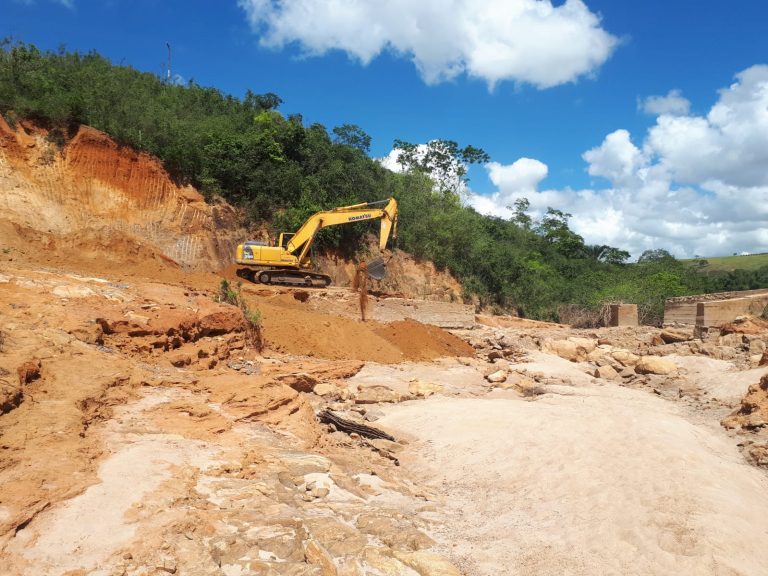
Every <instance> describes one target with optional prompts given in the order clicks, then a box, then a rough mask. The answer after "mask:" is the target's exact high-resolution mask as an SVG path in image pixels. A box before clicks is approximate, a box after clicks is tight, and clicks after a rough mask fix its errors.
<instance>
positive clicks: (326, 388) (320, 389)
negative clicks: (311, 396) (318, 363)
mask: <svg viewBox="0 0 768 576" xmlns="http://www.w3.org/2000/svg"><path fill="white" fill-rule="evenodd" d="M338 390H339V389H338V387H336V386H334V385H333V384H329V383H328V382H320V384H315V387H314V388H312V392H314V393H315V394H317V395H318V396H331V395H334V394H336V393H337V392H338Z"/></svg>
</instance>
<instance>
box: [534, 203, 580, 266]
mask: <svg viewBox="0 0 768 576" xmlns="http://www.w3.org/2000/svg"><path fill="white" fill-rule="evenodd" d="M571 216H572V215H571V214H568V213H567V212H563V211H561V210H556V209H554V208H552V207H547V213H546V214H545V215H544V218H542V219H541V222H539V224H538V226H537V232H538V234H539V235H540V236H542V237H543V238H544V239H545V240H546V241H547V242H549V243H551V244H554V245H555V246H556V248H557V251H558V252H560V253H561V254H563V255H564V256H568V257H571V258H574V257H579V256H583V255H584V238H582V237H581V236H579V235H578V234H576V233H575V232H573V231H572V230H571V229H570V228H569V226H568V220H569V219H570V218H571Z"/></svg>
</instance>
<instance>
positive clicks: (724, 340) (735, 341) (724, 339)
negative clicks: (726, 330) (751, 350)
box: [718, 333, 744, 348]
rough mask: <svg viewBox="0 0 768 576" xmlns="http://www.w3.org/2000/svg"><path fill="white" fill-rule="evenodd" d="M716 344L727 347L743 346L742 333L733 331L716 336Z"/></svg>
mask: <svg viewBox="0 0 768 576" xmlns="http://www.w3.org/2000/svg"><path fill="white" fill-rule="evenodd" d="M718 344H719V345H720V346H727V347H729V348H741V347H742V346H744V335H743V334H738V333H733V334H726V335H725V336H720V338H718Z"/></svg>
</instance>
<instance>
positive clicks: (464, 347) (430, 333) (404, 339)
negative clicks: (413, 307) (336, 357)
mask: <svg viewBox="0 0 768 576" xmlns="http://www.w3.org/2000/svg"><path fill="white" fill-rule="evenodd" d="M374 332H375V334H377V335H378V336H381V337H382V338H384V339H385V340H387V341H388V342H391V343H392V344H393V345H394V346H396V347H397V348H398V349H399V350H400V351H401V352H402V353H403V354H404V355H405V358H406V359H407V360H431V359H433V358H437V357H440V356H472V355H473V354H474V349H473V348H472V346H470V345H469V344H467V343H466V342H464V340H462V339H461V338H458V337H456V336H454V335H453V334H451V333H450V332H447V331H445V330H442V329H441V328H438V327H437V326H428V325H426V324H421V323H420V322H416V321H415V320H402V321H400V322H392V323H391V324H386V325H384V326H380V327H378V328H376V329H375V330H374Z"/></svg>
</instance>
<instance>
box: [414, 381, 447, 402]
mask: <svg viewBox="0 0 768 576" xmlns="http://www.w3.org/2000/svg"><path fill="white" fill-rule="evenodd" d="M442 391H443V387H442V386H441V385H440V384H433V383H432V382H419V381H418V380H416V381H415V382H411V383H410V384H409V385H408V392H410V394H411V396H417V397H419V398H429V397H430V396H432V394H436V393H437V392H442Z"/></svg>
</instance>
